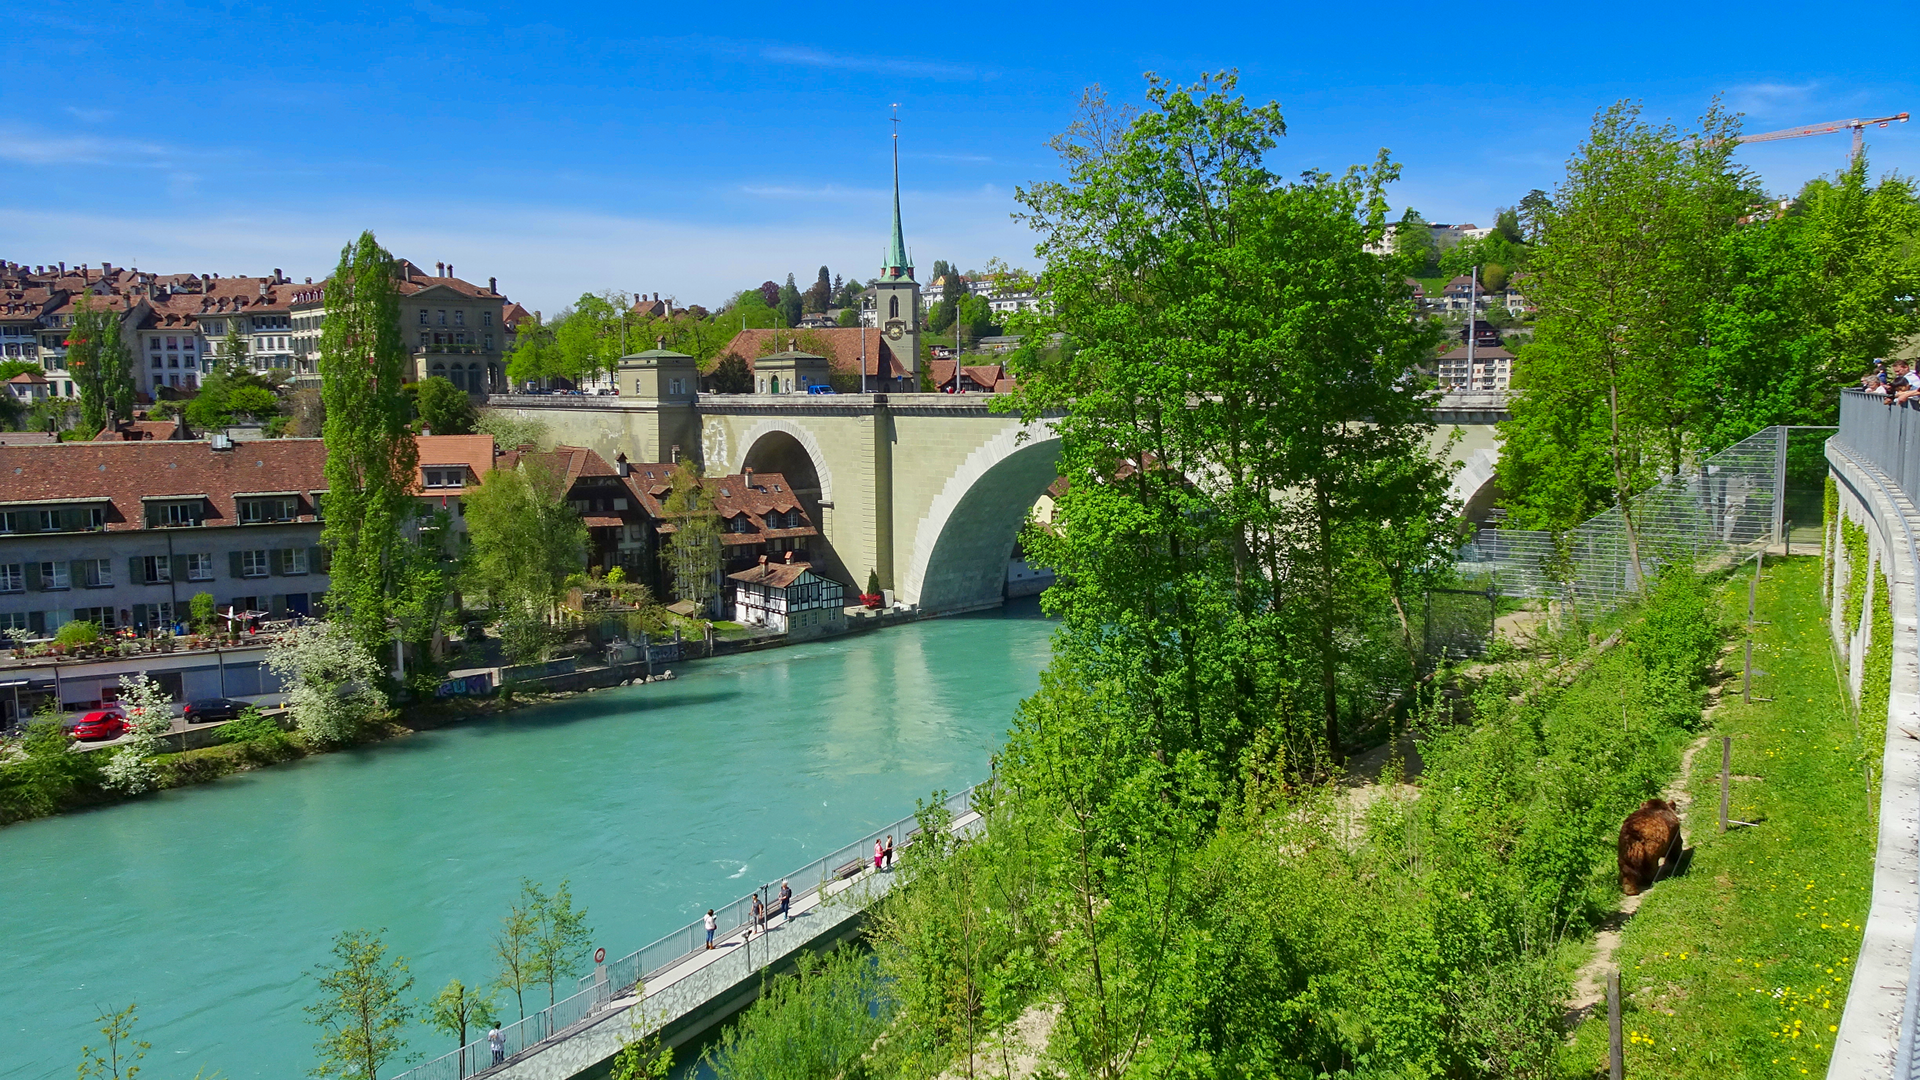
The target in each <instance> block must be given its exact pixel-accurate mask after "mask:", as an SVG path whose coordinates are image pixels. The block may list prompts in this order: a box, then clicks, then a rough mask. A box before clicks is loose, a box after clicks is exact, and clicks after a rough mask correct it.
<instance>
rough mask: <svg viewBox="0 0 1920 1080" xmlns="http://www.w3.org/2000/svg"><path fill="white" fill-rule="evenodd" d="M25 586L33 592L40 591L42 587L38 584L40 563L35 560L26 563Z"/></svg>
mask: <svg viewBox="0 0 1920 1080" xmlns="http://www.w3.org/2000/svg"><path fill="white" fill-rule="evenodd" d="M27 588H29V589H31V590H33V591H35V592H38V591H40V589H41V588H42V586H41V584H40V564H39V563H37V562H30V563H28V564H27Z"/></svg>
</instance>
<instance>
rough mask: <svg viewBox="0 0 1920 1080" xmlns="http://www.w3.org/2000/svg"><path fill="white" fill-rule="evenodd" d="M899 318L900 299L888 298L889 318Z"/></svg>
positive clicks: (895, 297)
mask: <svg viewBox="0 0 1920 1080" xmlns="http://www.w3.org/2000/svg"><path fill="white" fill-rule="evenodd" d="M899 317H900V298H899V297H897V296H889V297H887V318H889V319H897V318H899Z"/></svg>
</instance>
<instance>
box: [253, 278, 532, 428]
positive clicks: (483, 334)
mask: <svg viewBox="0 0 1920 1080" xmlns="http://www.w3.org/2000/svg"><path fill="white" fill-rule="evenodd" d="M397 269H398V271H399V273H400V280H399V281H398V282H397V284H398V286H399V292H400V331H401V335H402V336H403V338H404V339H405V340H406V343H407V347H408V349H409V350H410V351H411V352H412V354H413V365H412V371H411V372H410V374H409V375H408V378H409V379H410V380H417V379H425V378H430V377H434V376H438V377H440V378H443V379H447V380H449V381H451V382H452V383H453V385H455V386H457V387H459V388H460V389H462V390H465V391H466V392H467V393H468V394H470V395H472V396H475V397H484V396H485V395H487V394H490V393H495V392H499V391H504V390H505V389H506V385H507V366H506V358H505V354H506V349H507V345H508V343H509V342H510V341H511V340H512V337H513V331H512V330H511V329H510V328H509V327H508V325H507V315H508V312H509V310H510V308H509V303H508V301H507V299H506V297H504V296H501V295H500V292H499V280H498V279H496V278H488V279H487V284H486V285H485V286H484V287H482V286H480V285H476V284H474V283H473V282H470V281H464V280H462V279H460V278H458V277H455V276H454V275H453V264H452V263H444V262H442V263H435V264H434V271H435V272H434V273H432V274H428V273H427V272H426V271H425V270H423V269H422V268H421V267H419V266H417V265H415V264H414V263H413V262H412V261H410V260H407V259H400V260H398V266H397ZM511 309H512V310H520V309H519V305H517V304H514V305H511ZM326 313H327V312H326V283H325V282H320V283H317V284H313V285H310V286H302V287H299V288H297V289H296V290H294V299H293V302H292V303H291V305H290V307H289V308H288V314H289V316H290V317H291V319H292V324H293V330H294V334H293V342H294V356H295V358H296V362H297V366H296V367H295V368H294V370H295V374H296V378H295V381H296V382H298V381H301V379H300V378H299V376H303V375H310V376H312V377H314V378H317V377H318V376H317V374H315V372H316V371H317V369H316V368H315V367H314V361H315V359H316V358H317V356H318V354H319V351H320V328H321V325H322V323H323V322H324V320H325V319H326Z"/></svg>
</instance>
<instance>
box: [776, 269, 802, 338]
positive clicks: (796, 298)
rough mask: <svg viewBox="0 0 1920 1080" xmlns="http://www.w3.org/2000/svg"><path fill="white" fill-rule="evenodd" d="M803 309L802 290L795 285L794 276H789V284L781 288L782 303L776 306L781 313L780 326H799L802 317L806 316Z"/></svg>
mask: <svg viewBox="0 0 1920 1080" xmlns="http://www.w3.org/2000/svg"><path fill="white" fill-rule="evenodd" d="M801 307H802V305H801V302H800V290H799V288H798V287H797V286H795V285H794V282H793V275H792V274H788V275H787V283H786V284H785V285H782V286H780V302H779V303H778V304H777V305H775V308H776V310H778V311H779V312H780V320H781V323H780V325H782V326H799V325H800V316H801V315H803V314H805V312H803V311H802V310H801Z"/></svg>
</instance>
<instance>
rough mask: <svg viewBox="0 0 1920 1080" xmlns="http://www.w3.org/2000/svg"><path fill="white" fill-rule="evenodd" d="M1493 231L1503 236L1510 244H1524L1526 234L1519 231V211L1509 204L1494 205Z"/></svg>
mask: <svg viewBox="0 0 1920 1080" xmlns="http://www.w3.org/2000/svg"><path fill="white" fill-rule="evenodd" d="M1493 231H1494V232H1496V233H1499V234H1500V235H1501V236H1502V237H1505V238H1506V240H1507V242H1508V243H1510V244H1524V243H1526V242H1527V237H1526V234H1525V233H1523V232H1521V231H1520V212H1519V211H1518V210H1515V209H1514V208H1513V207H1511V206H1501V207H1496V208H1495V209H1494V211H1493Z"/></svg>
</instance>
